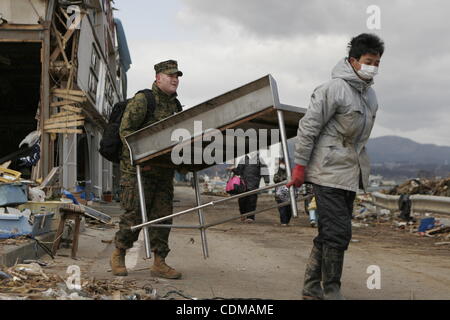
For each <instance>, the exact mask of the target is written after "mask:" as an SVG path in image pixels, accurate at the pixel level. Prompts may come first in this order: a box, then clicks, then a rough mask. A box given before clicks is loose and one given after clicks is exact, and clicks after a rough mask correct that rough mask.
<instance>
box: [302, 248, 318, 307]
mask: <svg viewBox="0 0 450 320" xmlns="http://www.w3.org/2000/svg"><path fill="white" fill-rule="evenodd" d="M321 266H322V250H321V249H319V248H318V247H316V246H313V248H312V250H311V254H310V256H309V260H308V264H307V266H306V271H305V280H304V283H303V292H302V295H303V299H304V300H322V299H323V290H322V287H321V286H320V280H321V279H322V269H321Z"/></svg>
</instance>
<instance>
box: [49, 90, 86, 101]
mask: <svg viewBox="0 0 450 320" xmlns="http://www.w3.org/2000/svg"><path fill="white" fill-rule="evenodd" d="M53 95H54V96H55V97H58V98H61V99H67V100H71V101H76V102H80V103H83V102H86V101H87V99H86V97H78V96H73V95H68V94H62V93H56V92H55V93H53Z"/></svg>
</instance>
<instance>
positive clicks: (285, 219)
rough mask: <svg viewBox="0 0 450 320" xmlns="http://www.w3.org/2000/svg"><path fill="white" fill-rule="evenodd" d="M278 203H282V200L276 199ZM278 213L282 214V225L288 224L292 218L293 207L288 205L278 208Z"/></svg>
mask: <svg viewBox="0 0 450 320" xmlns="http://www.w3.org/2000/svg"><path fill="white" fill-rule="evenodd" d="M276 201H277V203H282V202H283V201H282V200H278V199H276ZM278 212H279V213H280V223H281V224H288V223H289V222H290V221H291V218H292V207H291V205H287V206H284V207H278Z"/></svg>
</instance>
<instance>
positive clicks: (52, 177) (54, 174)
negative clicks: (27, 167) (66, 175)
mask: <svg viewBox="0 0 450 320" xmlns="http://www.w3.org/2000/svg"><path fill="white" fill-rule="evenodd" d="M58 173H59V167H54V168H53V169H52V170H51V171H50V173H49V174H48V175H47V176H46V177H45V179H44V181H42V183H41V185H40V186H39V188H42V189H43V188H47V187H49V186H51V185H52V184H53V183H54V181H55V180H56V178H57V177H58Z"/></svg>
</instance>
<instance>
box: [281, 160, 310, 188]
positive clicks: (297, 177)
mask: <svg viewBox="0 0 450 320" xmlns="http://www.w3.org/2000/svg"><path fill="white" fill-rule="evenodd" d="M305 168H306V167H305V166H301V165H299V164H296V165H295V167H294V170H292V180H291V181H289V183H288V184H287V185H286V187H288V188H289V187H291V186H294V187H296V188H299V187H301V185H302V184H303V183H305Z"/></svg>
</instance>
